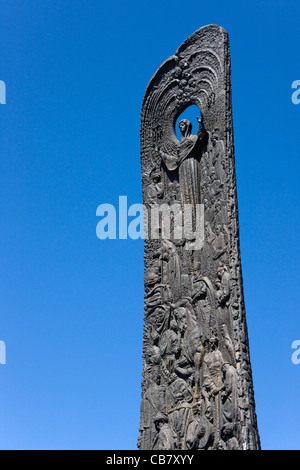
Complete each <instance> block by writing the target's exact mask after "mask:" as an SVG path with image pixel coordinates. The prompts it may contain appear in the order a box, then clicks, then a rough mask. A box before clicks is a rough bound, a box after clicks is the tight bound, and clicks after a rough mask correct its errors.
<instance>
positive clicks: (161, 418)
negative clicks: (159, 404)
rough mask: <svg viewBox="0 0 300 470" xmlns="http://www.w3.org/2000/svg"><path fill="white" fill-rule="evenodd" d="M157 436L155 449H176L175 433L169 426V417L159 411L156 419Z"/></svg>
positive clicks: (154, 443)
mask: <svg viewBox="0 0 300 470" xmlns="http://www.w3.org/2000/svg"><path fill="white" fill-rule="evenodd" d="M154 424H155V430H156V436H155V438H154V442H153V446H152V449H153V450H170V449H174V448H175V447H174V446H175V442H174V434H173V432H172V430H171V428H170V426H169V420H168V417H167V416H166V415H165V414H163V413H158V414H157V415H156V416H155V419H154Z"/></svg>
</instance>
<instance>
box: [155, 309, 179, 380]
mask: <svg viewBox="0 0 300 470" xmlns="http://www.w3.org/2000/svg"><path fill="white" fill-rule="evenodd" d="M177 331H178V327H177V323H176V321H175V319H174V318H172V320H171V322H170V328H169V329H168V330H166V331H165V332H164V333H163V334H162V336H161V339H160V355H161V358H162V367H163V370H164V373H165V375H166V378H167V380H168V378H169V377H170V376H171V374H172V373H173V372H174V363H175V358H176V355H177V354H178V352H179V349H180V336H179V335H178V333H177Z"/></svg>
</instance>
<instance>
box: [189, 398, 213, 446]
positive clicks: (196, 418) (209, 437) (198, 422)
mask: <svg viewBox="0 0 300 470" xmlns="http://www.w3.org/2000/svg"><path fill="white" fill-rule="evenodd" d="M192 414H193V417H192V420H191V421H190V424H189V426H188V429H187V434H186V448H187V450H200V449H208V448H209V446H211V445H212V443H213V426H212V424H211V423H210V422H209V420H208V419H207V418H206V416H205V415H204V402H203V400H198V401H197V402H196V404H195V405H194V406H193V408H192Z"/></svg>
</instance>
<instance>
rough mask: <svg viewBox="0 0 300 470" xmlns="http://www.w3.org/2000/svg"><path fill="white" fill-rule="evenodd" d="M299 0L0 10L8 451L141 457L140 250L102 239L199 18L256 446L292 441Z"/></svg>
mask: <svg viewBox="0 0 300 470" xmlns="http://www.w3.org/2000/svg"><path fill="white" fill-rule="evenodd" d="M299 17H300V4H299V1H298V0H293V1H288V0H276V1H274V0H260V1H258V0H253V1H251V2H248V1H242V0H239V1H230V0H229V1H226V2H225V1H221V0H220V1H214V0H211V1H209V2H208V1H205V2H204V1H191V2H181V1H180V2H179V1H177V0H172V1H170V0H165V1H163V2H162V1H161V0H160V1H157V0H153V1H152V2H144V1H141V0H140V1H134V0H128V1H126V2H125V1H120V0H119V1H116V0H111V1H109V2H103V1H101V0H98V1H96V0H85V1H83V0H63V1H62V0H43V1H38V0H35V1H34V0H27V1H26V2H24V1H22V0H10V1H9V2H5V1H1V4H0V31H1V32H0V47H1V55H0V80H4V81H5V83H6V87H7V99H6V100H7V104H6V105H1V107H0V122H1V131H0V155H1V164H0V165H1V168H0V180H1V183H0V191H1V205H0V211H1V212H0V220H1V231H0V234H1V235H0V236H1V241H0V250H1V265H0V274H1V281H0V289H1V292H0V296H1V316H0V340H2V341H5V344H6V352H7V364H6V365H0V383H1V388H0V390H1V391H0V417H1V426H0V448H1V449H135V448H136V441H137V437H138V427H139V408H140V399H141V388H140V386H141V372H142V359H141V358H142V334H143V331H142V330H143V242H142V241H141V240H137V241H134V240H106V241H101V240H99V239H98V238H97V236H96V225H97V222H98V220H99V219H98V218H97V217H96V209H97V207H98V205H100V204H102V203H111V204H117V203H118V198H119V196H120V195H126V196H127V197H128V203H129V204H133V203H139V202H142V201H141V183H140V156H139V145H140V144H139V126H140V109H141V104H142V99H143V94H144V91H145V88H146V86H147V84H148V82H149V80H150V78H151V76H152V75H153V74H154V72H155V71H156V69H157V68H158V67H159V66H160V65H161V63H162V62H163V61H164V60H165V59H167V58H168V57H169V56H170V55H172V54H173V53H174V52H175V50H176V49H177V47H178V46H179V45H180V44H181V43H182V42H183V41H184V40H185V39H186V38H187V37H188V36H189V35H190V34H192V33H193V32H194V31H195V30H197V29H198V28H200V27H201V26H204V25H207V24H210V23H214V24H219V25H221V26H223V27H224V28H225V29H226V30H227V31H228V33H229V35H230V43H231V56H232V85H233V118H234V136H235V149H236V172H237V182H238V200H239V216H240V231H241V250H242V263H243V276H244V290H245V301H246V311H247V320H248V330H249V340H250V348H251V349H250V350H251V360H252V368H253V379H254V389H255V398H256V407H257V415H258V424H259V430H260V435H261V441H262V446H263V448H264V449H300V428H299V421H300V405H299V388H300V364H299V365H295V364H293V363H292V361H291V355H292V352H293V351H292V349H291V345H292V342H293V341H294V340H297V339H300V315H299V232H300V221H299V172H300V163H299V161H300V158H299V157H300V150H299V123H300V105H294V104H293V103H292V101H291V95H292V89H291V85H292V82H293V81H294V80H300V63H299V43H300V29H299Z"/></svg>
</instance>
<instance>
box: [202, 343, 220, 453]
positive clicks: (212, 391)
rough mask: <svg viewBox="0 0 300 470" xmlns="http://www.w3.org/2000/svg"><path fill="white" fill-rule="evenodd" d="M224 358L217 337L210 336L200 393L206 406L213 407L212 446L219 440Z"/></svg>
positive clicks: (204, 360)
mask: <svg viewBox="0 0 300 470" xmlns="http://www.w3.org/2000/svg"><path fill="white" fill-rule="evenodd" d="M223 364H224V359H223V355H222V353H221V351H220V350H219V349H218V339H217V338H216V337H212V338H210V340H209V352H207V353H206V354H205V356H204V359H203V387H202V394H203V397H204V399H205V402H206V408H208V409H209V408H210V407H211V406H213V407H214V428H215V430H214V439H215V441H214V446H216V445H217V444H218V442H219V440H220V425H221V399H220V397H221V391H222V389H223V388H224V381H223V371H222V367H223Z"/></svg>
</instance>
